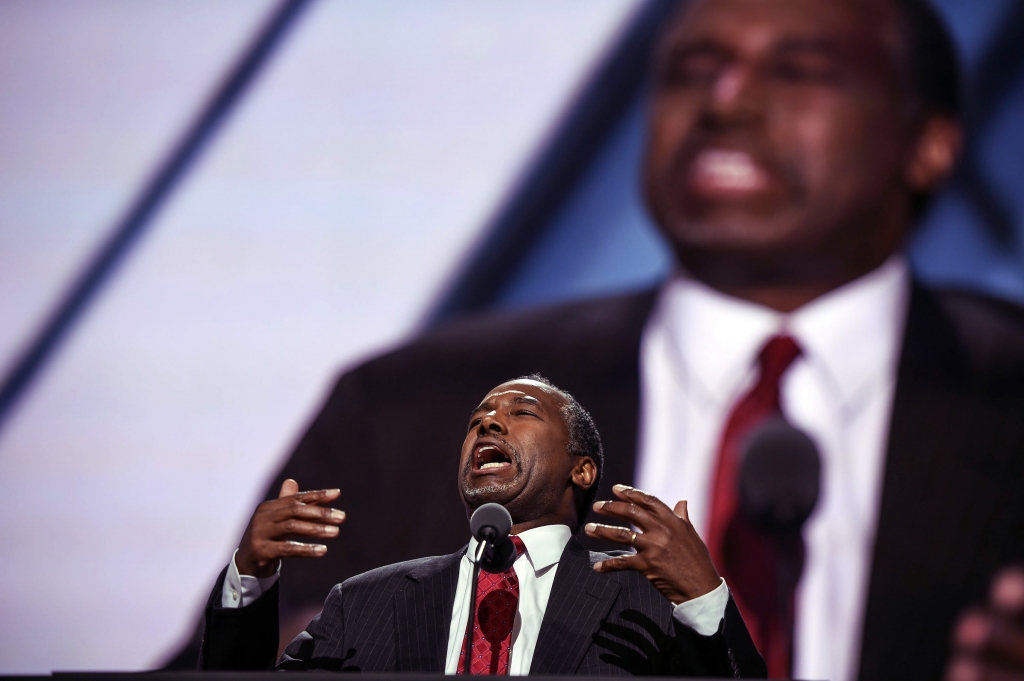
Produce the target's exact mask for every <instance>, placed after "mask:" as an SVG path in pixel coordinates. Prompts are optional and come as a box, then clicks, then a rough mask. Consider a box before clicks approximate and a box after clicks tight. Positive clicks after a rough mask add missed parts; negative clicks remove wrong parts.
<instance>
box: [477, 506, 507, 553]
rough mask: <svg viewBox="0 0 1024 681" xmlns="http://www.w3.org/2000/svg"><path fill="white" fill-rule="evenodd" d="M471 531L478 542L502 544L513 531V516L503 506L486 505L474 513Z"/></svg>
mask: <svg viewBox="0 0 1024 681" xmlns="http://www.w3.org/2000/svg"><path fill="white" fill-rule="evenodd" d="M469 529H470V531H471V532H472V533H473V536H474V537H476V540H477V541H488V542H491V543H492V544H500V543H501V542H503V541H505V540H506V539H508V533H509V532H511V531H512V516H511V515H509V512H508V511H506V510H505V507H504V506H502V505H501V504H484V505H483V506H481V507H479V508H477V509H476V510H475V511H473V515H472V516H470V518H469Z"/></svg>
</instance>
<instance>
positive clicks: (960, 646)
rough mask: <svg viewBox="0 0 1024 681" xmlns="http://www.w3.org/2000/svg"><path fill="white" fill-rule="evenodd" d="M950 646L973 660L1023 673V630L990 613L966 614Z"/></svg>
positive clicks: (956, 629)
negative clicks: (1005, 666) (992, 663)
mask: <svg viewBox="0 0 1024 681" xmlns="http://www.w3.org/2000/svg"><path fill="white" fill-rule="evenodd" d="M953 645H954V647H955V648H956V649H957V650H958V651H960V652H962V653H968V654H970V655H971V656H973V657H977V658H980V659H987V660H989V661H990V662H996V663H999V664H1003V665H1009V666H1010V667H1011V668H1013V669H1017V670H1019V671H1021V672H1022V673H1024V628H1022V627H1020V626H1019V625H1017V624H1015V623H1014V622H1012V621H1010V620H1007V619H1006V618H1004V617H998V616H994V615H992V614H991V613H990V612H984V611H973V612H968V613H967V614H966V615H964V616H963V617H961V618H960V621H959V622H958V623H957V625H956V628H955V630H954V632H953Z"/></svg>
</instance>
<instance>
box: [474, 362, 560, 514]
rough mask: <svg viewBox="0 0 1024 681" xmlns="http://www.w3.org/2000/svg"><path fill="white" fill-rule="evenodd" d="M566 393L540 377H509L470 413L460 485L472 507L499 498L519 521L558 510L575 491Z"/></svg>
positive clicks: (555, 512) (497, 500)
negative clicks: (564, 415)
mask: <svg viewBox="0 0 1024 681" xmlns="http://www.w3.org/2000/svg"><path fill="white" fill-rule="evenodd" d="M564 404H565V399H564V398H563V397H562V396H561V394H559V393H558V392H557V391H554V390H552V389H551V388H549V387H547V386H545V385H543V384H542V383H538V382H536V381H529V380H521V381H511V382H509V383H503V384H502V385H500V386H498V387H497V388H495V389H494V390H492V391H491V392H490V393H489V394H488V395H487V396H486V397H485V398H484V399H483V401H482V402H481V403H480V405H479V406H478V407H477V408H476V409H475V410H474V411H473V413H472V415H471V416H470V421H469V430H468V432H467V433H466V439H465V441H464V442H463V443H462V459H461V463H460V466H459V490H460V492H461V494H462V499H463V501H464V502H465V504H466V506H467V507H468V508H470V509H473V508H476V507H478V506H481V505H482V504H486V503H491V502H494V503H499V504H502V505H503V506H505V508H507V509H508V511H509V513H510V514H511V515H512V519H513V521H514V522H516V523H520V522H523V521H527V520H534V519H536V518H539V517H542V516H546V515H550V514H557V513H558V512H559V510H561V509H564V507H565V500H566V497H567V494H568V498H569V499H570V500H571V497H572V485H573V483H572V474H573V468H574V466H575V461H574V459H573V457H571V456H570V455H569V453H568V451H567V450H566V443H567V442H568V439H569V433H568V430H567V429H566V426H565V421H564V420H563V418H562V413H561V408H562V406H563V405H564Z"/></svg>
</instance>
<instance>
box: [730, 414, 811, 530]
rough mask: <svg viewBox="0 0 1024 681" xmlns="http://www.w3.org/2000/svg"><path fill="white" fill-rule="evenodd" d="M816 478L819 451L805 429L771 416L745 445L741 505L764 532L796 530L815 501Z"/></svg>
mask: <svg viewBox="0 0 1024 681" xmlns="http://www.w3.org/2000/svg"><path fill="white" fill-rule="evenodd" d="M820 478H821V457H820V456H818V448H817V447H816V446H815V445H814V442H813V441H812V440H811V438H810V437H808V436H807V433H805V432H803V431H802V430H799V429H798V428H794V427H793V426H791V425H790V424H788V423H786V421H785V420H784V419H782V417H780V416H777V417H773V418H770V419H768V420H767V421H765V422H764V423H763V424H762V425H761V426H760V427H758V428H757V429H756V430H755V431H754V432H753V433H751V435H750V438H749V439H748V440H747V442H746V446H745V447H744V454H743V463H742V467H741V469H740V506H741V508H742V510H743V512H744V514H745V515H746V516H747V519H748V520H750V521H751V523H752V524H753V525H754V526H755V527H757V528H758V529H759V530H761V531H762V532H764V533H765V534H769V535H772V536H775V537H785V536H789V535H793V534H799V532H800V530H801V528H802V527H803V524H804V522H805V521H806V520H807V518H809V517H810V515H811V512H812V511H813V510H814V507H815V505H816V504H817V503H818V492H819V489H820Z"/></svg>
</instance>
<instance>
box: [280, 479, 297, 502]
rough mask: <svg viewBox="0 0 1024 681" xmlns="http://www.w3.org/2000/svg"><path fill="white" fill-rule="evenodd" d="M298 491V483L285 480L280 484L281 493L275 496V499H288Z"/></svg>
mask: <svg viewBox="0 0 1024 681" xmlns="http://www.w3.org/2000/svg"><path fill="white" fill-rule="evenodd" d="M298 491H299V483H297V482H295V481H294V480H292V479H291V478H288V479H287V480H285V481H284V482H282V483H281V492H280V494H278V495H277V498H278V499H283V498H284V497H290V496H292V495H294V494H295V493H296V492H298Z"/></svg>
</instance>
